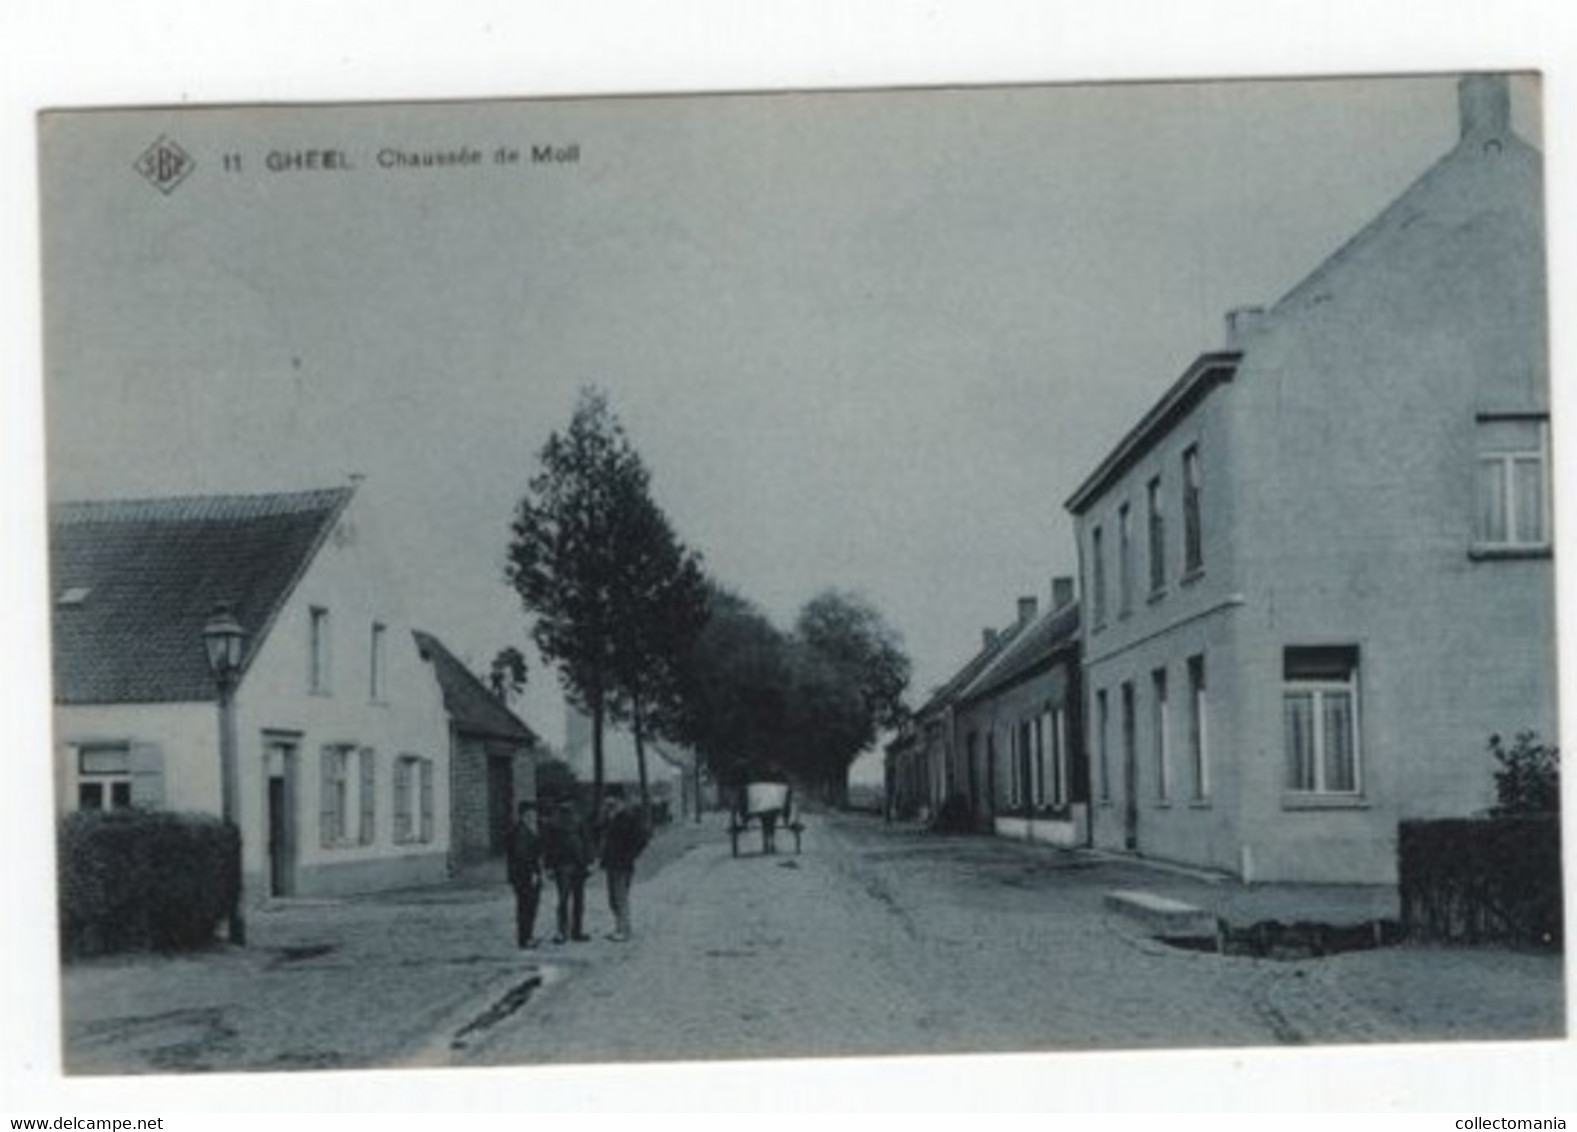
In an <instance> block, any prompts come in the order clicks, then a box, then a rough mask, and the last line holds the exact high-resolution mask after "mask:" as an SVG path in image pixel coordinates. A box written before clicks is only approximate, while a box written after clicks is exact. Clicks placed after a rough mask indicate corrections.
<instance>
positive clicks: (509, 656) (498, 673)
mask: <svg viewBox="0 0 1577 1132" xmlns="http://www.w3.org/2000/svg"><path fill="white" fill-rule="evenodd" d="M487 686H488V688H490V689H491V690H492V693H493V695H495V696H496V697H498V698H499V699H500V700H502V701H503V702H504V703H506V704H507V703H509V702H510V701H511V700H513V699H514V698H515V697H516V696H518V695H520V693H521V692H523V691H525V687H526V658H525V655H524V654H522V653H521V651H520V650H519V649H517V648H515V646H513V645H510V646H508V647H507V648H502V649H499V650H498V655H497V656H495V657H493V663H492V665H491V666H490V667H489V668H488V672H487Z"/></svg>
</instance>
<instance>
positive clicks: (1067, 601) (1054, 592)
mask: <svg viewBox="0 0 1577 1132" xmlns="http://www.w3.org/2000/svg"><path fill="white" fill-rule="evenodd" d="M1072 604H1073V579H1072V578H1071V577H1069V576H1067V575H1065V574H1064V575H1058V576H1057V577H1055V578H1053V579H1052V580H1051V608H1052V610H1053V611H1055V610H1058V609H1065V608H1066V607H1068V606H1070V605H1072Z"/></svg>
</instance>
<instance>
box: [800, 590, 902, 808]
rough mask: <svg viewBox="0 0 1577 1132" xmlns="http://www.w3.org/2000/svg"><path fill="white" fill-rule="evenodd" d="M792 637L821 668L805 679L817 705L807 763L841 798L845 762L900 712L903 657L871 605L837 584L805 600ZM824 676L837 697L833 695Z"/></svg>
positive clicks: (894, 723)
mask: <svg viewBox="0 0 1577 1132" xmlns="http://www.w3.org/2000/svg"><path fill="white" fill-rule="evenodd" d="M795 637H796V639H797V640H798V641H800V642H801V643H802V644H803V646H804V647H805V648H806V649H808V650H809V651H810V652H811V653H812V654H813V656H814V657H815V658H816V659H817V661H818V662H819V664H820V665H822V666H824V667H822V668H821V669H819V671H818V673H817V675H816V677H815V682H813V683H812V684H811V685H809V687H810V688H813V689H815V690H816V694H817V695H818V696H819V697H820V699H821V701H822V705H823V706H822V708H821V710H819V711H818V712H817V713H815V715H814V716H813V717H812V719H813V720H817V721H820V722H819V724H818V728H817V729H818V730H819V731H820V732H821V733H820V734H819V735H818V736H817V737H816V747H815V750H814V751H813V752H812V755H811V760H810V761H811V763H812V764H813V766H814V769H815V777H816V779H817V781H819V782H820V783H822V785H823V787H824V788H825V789H827V790H828V791H829V792H830V793H831V794H833V795H834V796H835V797H836V798H838V799H840V800H841V798H842V796H843V794H844V790H845V788H846V785H847V776H848V768H849V764H850V763H851V762H853V761H854V758H855V757H856V756H857V755H858V754H859V753H860V752H861V751H863V750H865V749H866V748H867V747H869V746H871V744H873V743H874V742H875V741H876V737H877V734H878V732H880V731H882V730H896V729H897V728H898V727H899V726H901V725H902V724H903V722H904V720H905V719H906V718H907V717H908V709H907V708H906V706H905V705H904V700H903V695H904V691H905V689H907V688H908V686H909V674H910V663H909V657H908V655H907V654H906V653H905V652H904V649H903V641H902V638H901V637H900V636H899V634H898V632H897V631H896V630H895V629H893V628H892V627H891V626H890V625H888V624H887V622H886V620H885V619H883V617H882V615H881V614H880V613H879V612H878V611H877V609H876V607H875V606H873V605H872V604H871V603H870V602H869V601H868V600H866V599H865V598H863V597H861V596H859V595H857V594H850V593H845V592H842V591H839V590H825V591H823V592H822V593H820V594H818V595H817V596H816V597H814V598H813V599H811V600H810V601H809V602H807V603H806V605H805V607H804V608H803V609H802V610H800V614H799V618H798V620H797V621H796V623H795ZM829 682H830V683H831V684H833V685H835V686H836V687H837V688H838V689H839V690H840V692H841V694H840V695H838V696H836V697H834V696H833V694H832V692H831V690H830V689H829V688H827V687H826V686H825V685H826V684H828V683H829Z"/></svg>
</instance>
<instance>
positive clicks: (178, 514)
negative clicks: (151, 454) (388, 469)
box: [49, 485, 355, 523]
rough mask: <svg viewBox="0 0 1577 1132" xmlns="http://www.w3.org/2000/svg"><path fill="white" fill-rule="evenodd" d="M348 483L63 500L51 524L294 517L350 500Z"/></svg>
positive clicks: (51, 513) (53, 509) (53, 506)
mask: <svg viewBox="0 0 1577 1132" xmlns="http://www.w3.org/2000/svg"><path fill="white" fill-rule="evenodd" d="M354 492H355V488H354V487H352V486H350V485H345V486H340V487H324V488H310V489H306V490H302V491H274V492H252V493H245V494H242V493H225V494H214V495H197V494H190V495H149V496H132V497H127V498H98V499H63V500H56V501H53V502H51V503H50V505H49V519H50V522H52V523H85V522H149V521H155V522H156V521H181V520H188V519H190V520H201V519H212V518H218V517H225V518H243V517H244V518H261V517H263V516H267V515H285V514H296V513H299V512H302V511H311V510H317V509H320V508H323V507H326V506H329V505H331V504H333V503H334V502H336V501H337V500H340V499H349V498H350V496H351V495H352V494H353V493H354Z"/></svg>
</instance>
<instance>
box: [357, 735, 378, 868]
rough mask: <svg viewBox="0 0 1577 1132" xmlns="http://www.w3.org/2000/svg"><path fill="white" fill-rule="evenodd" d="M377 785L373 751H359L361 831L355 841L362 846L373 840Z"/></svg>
mask: <svg viewBox="0 0 1577 1132" xmlns="http://www.w3.org/2000/svg"><path fill="white" fill-rule="evenodd" d="M376 785H377V775H376V774H375V773H374V771H373V750H372V748H371V747H363V748H362V749H361V829H360V830H359V831H358V832H359V836H358V837H357V840H358V841H360V842H361V843H362V844H363V845H371V844H372V840H373V833H374V831H373V824H372V823H373V819H374V817H375V815H376V814H377V812H378V805H377V803H378V796H377V794H376V793H374V790H375V788H376Z"/></svg>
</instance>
